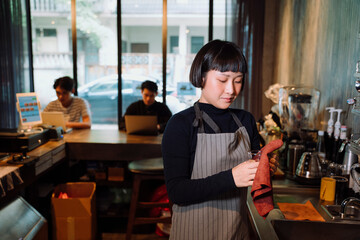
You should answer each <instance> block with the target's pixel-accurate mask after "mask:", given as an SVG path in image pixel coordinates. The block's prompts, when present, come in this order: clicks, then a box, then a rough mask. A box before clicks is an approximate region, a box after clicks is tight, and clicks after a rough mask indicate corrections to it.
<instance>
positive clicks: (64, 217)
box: [51, 182, 96, 240]
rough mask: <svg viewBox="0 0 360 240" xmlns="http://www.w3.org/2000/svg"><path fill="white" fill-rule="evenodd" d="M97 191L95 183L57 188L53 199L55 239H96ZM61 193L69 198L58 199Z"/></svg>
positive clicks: (76, 183)
mask: <svg viewBox="0 0 360 240" xmlns="http://www.w3.org/2000/svg"><path fill="white" fill-rule="evenodd" d="M95 189H96V184H95V183H93V182H70V183H66V184H60V185H58V186H57V187H56V188H55V190H54V193H53V195H52V198H51V207H52V218H53V238H54V239H58V240H64V239H68V240H75V239H84V240H85V239H95V238H96V206H95ZM60 192H62V193H67V195H68V197H69V198H68V199H62V198H58V197H59V194H60Z"/></svg>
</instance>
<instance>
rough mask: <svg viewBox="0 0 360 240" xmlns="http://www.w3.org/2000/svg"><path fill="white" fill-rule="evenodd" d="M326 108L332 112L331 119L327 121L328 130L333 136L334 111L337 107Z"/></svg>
mask: <svg viewBox="0 0 360 240" xmlns="http://www.w3.org/2000/svg"><path fill="white" fill-rule="evenodd" d="M326 110H329V113H330V117H329V121H328V123H327V130H326V132H327V133H328V135H329V137H331V135H332V134H333V132H334V120H333V112H334V110H335V108H334V107H327V108H326Z"/></svg>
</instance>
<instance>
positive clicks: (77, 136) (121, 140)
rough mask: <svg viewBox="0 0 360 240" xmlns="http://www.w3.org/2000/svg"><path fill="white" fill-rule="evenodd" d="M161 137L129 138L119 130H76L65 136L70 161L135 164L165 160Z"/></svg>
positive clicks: (129, 136)
mask: <svg viewBox="0 0 360 240" xmlns="http://www.w3.org/2000/svg"><path fill="white" fill-rule="evenodd" d="M161 139H162V135H158V136H139V135H127V134H126V133H125V132H123V131H118V130H108V129H104V130H91V129H82V130H73V131H72V132H70V133H67V134H65V135H64V140H65V142H66V145H67V154H68V157H69V158H70V160H97V161H99V160H100V161H101V160H104V161H133V160H139V159H144V158H154V157H161Z"/></svg>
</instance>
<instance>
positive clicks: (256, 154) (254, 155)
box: [248, 150, 261, 162]
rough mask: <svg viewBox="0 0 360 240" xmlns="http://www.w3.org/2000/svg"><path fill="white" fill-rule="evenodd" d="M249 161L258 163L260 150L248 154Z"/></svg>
mask: <svg viewBox="0 0 360 240" xmlns="http://www.w3.org/2000/svg"><path fill="white" fill-rule="evenodd" d="M248 156H249V158H250V159H252V160H255V161H256V162H259V161H260V157H261V151H260V150H251V151H249V152H248Z"/></svg>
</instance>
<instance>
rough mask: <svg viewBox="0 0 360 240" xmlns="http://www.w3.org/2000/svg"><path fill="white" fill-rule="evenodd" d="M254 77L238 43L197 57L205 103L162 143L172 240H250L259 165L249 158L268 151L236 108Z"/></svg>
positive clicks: (215, 45)
mask: <svg viewBox="0 0 360 240" xmlns="http://www.w3.org/2000/svg"><path fill="white" fill-rule="evenodd" d="M246 72H247V64H246V60H245V57H244V55H243V54H242V52H241V50H240V48H239V47H238V46H236V45H235V44H234V43H231V42H226V41H220V40H214V41H211V42H209V43H207V44H206V45H205V46H203V47H202V48H201V49H200V51H199V52H198V54H197V55H196V56H195V59H194V61H193V64H192V66H191V70H190V82H191V83H192V84H193V85H194V86H195V87H199V88H201V96H200V99H199V101H198V102H196V103H195V104H194V106H193V107H190V108H188V109H186V110H184V111H182V112H180V113H178V114H175V115H174V116H173V117H172V118H171V119H170V121H169V122H168V125H167V127H166V129H165V132H164V136H163V141H162V153H163V159H164V171H165V180H166V186H167V191H168V195H169V198H170V200H171V201H172V202H173V203H174V205H173V217H172V228H171V234H170V239H196V240H199V239H249V225H248V219H247V218H248V217H247V207H246V196H247V187H248V186H251V185H252V183H253V179H254V177H255V173H256V170H257V167H258V164H259V163H258V162H256V161H254V160H249V157H248V152H249V151H250V150H253V149H259V148H260V145H259V135H258V132H257V129H256V122H255V120H254V117H253V116H252V115H251V114H250V113H249V112H246V111H244V110H241V109H230V108H229V106H230V104H231V103H232V102H234V100H235V99H236V97H237V96H238V94H239V93H240V92H241V90H242V89H243V87H244V79H245V74H246ZM271 167H272V168H274V169H276V167H274V164H272V165H271Z"/></svg>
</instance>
